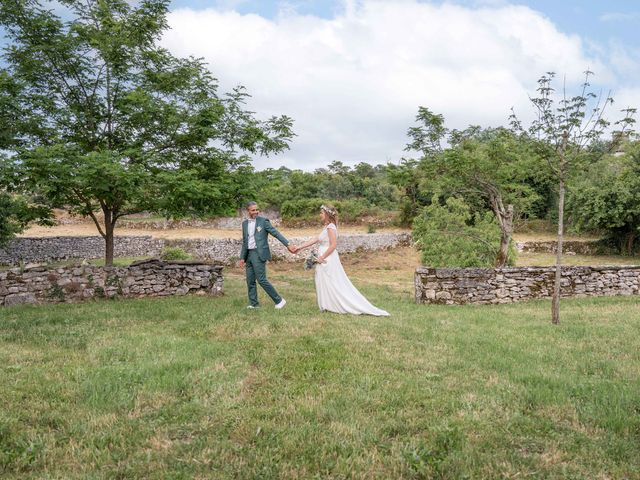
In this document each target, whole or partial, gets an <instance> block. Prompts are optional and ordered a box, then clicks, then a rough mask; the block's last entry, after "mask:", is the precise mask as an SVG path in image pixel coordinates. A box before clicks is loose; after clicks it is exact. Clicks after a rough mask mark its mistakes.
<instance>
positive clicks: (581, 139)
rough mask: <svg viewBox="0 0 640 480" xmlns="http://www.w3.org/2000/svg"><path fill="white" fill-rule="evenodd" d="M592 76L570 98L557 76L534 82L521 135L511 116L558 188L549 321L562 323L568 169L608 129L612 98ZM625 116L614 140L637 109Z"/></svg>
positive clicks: (626, 111)
mask: <svg viewBox="0 0 640 480" xmlns="http://www.w3.org/2000/svg"><path fill="white" fill-rule="evenodd" d="M592 75H593V72H591V71H589V70H587V71H585V72H584V81H583V83H582V85H581V88H580V91H579V92H578V93H577V94H576V95H573V96H570V95H569V93H568V92H567V88H566V82H565V84H564V85H563V87H562V90H561V91H560V92H558V93H559V95H556V90H555V89H554V88H553V79H554V77H555V73H553V72H548V73H547V74H546V75H543V76H541V77H540V79H539V80H538V88H537V96H535V97H531V98H530V100H531V103H532V104H533V106H534V107H535V114H536V117H535V119H534V121H533V122H532V123H531V125H530V127H529V128H528V129H527V130H526V131H525V130H524V129H523V127H522V123H521V121H520V120H519V119H518V118H517V117H516V115H515V113H514V114H512V116H511V126H512V128H513V129H514V130H515V131H516V132H518V133H520V134H523V135H527V136H529V137H531V138H533V139H535V140H537V145H538V147H539V149H538V151H539V153H540V155H541V156H542V157H543V158H545V159H546V160H547V162H548V164H549V166H550V167H551V169H552V170H553V173H554V176H555V178H556V179H557V182H558V183H557V185H558V237H557V238H558V240H557V247H556V270H555V280H554V288H553V298H552V302H551V321H552V323H553V324H559V323H560V284H561V276H562V244H563V240H564V205H565V194H566V189H567V180H568V178H569V173H570V171H571V169H573V168H575V167H577V166H578V165H579V164H580V163H581V162H582V161H583V160H584V159H585V157H586V155H585V154H586V153H587V152H588V151H589V149H590V148H591V147H592V146H593V145H594V144H595V143H598V141H599V140H600V138H601V137H602V134H603V133H604V132H605V131H606V130H607V129H608V128H609V127H610V125H611V124H610V122H609V121H608V120H607V119H606V118H605V113H606V111H607V107H609V106H610V105H611V104H613V98H612V97H611V94H610V93H608V94H607V95H603V94H602V92H601V93H599V94H596V93H595V92H593V89H592V87H591V84H590V78H591V76H592ZM622 112H623V114H624V116H623V118H622V119H621V120H618V121H617V122H615V127H616V128H617V130H616V132H614V133H615V135H614V138H615V137H616V135H617V136H618V137H624V135H625V134H626V133H627V132H629V131H630V129H631V128H632V127H633V124H634V119H633V115H634V113H635V109H632V108H627V109H624V110H622Z"/></svg>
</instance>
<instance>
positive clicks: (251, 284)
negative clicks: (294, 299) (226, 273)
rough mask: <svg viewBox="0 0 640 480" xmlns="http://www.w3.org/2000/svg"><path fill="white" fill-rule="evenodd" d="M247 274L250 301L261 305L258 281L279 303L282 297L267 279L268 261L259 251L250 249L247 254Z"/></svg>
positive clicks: (254, 304) (255, 304) (255, 305)
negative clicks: (262, 257) (263, 259)
mask: <svg viewBox="0 0 640 480" xmlns="http://www.w3.org/2000/svg"><path fill="white" fill-rule="evenodd" d="M245 269H246V276H247V290H248V291H249V303H250V304H251V305H253V306H254V307H257V306H258V305H259V303H258V289H257V287H256V281H257V282H258V283H259V284H260V286H261V287H262V288H263V289H264V291H265V292H267V295H269V296H270V297H271V300H273V302H274V303H276V304H278V303H280V301H281V300H282V297H281V296H280V295H278V292H276V289H275V288H273V285H271V283H270V282H269V280H268V279H267V262H263V261H262V260H260V257H259V256H258V252H257V251H256V250H255V249H254V250H249V252H248V254H247V262H246V266H245Z"/></svg>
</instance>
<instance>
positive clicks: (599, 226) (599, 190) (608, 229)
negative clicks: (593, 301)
mask: <svg viewBox="0 0 640 480" xmlns="http://www.w3.org/2000/svg"><path fill="white" fill-rule="evenodd" d="M567 206H568V209H569V211H570V212H571V213H572V214H573V216H574V218H575V221H576V226H577V227H579V228H581V229H586V230H596V231H601V232H604V233H605V236H606V239H605V243H607V244H610V245H613V246H615V248H616V250H617V251H618V252H620V253H623V254H626V255H632V254H633V253H634V252H635V251H636V250H637V239H638V237H640V142H636V143H634V144H630V145H629V146H628V147H627V151H626V152H625V154H624V155H622V156H613V155H607V156H604V157H602V159H601V160H599V161H597V162H595V163H594V164H592V165H591V166H590V167H589V169H588V170H587V172H586V175H580V176H579V177H578V178H576V179H575V187H574V188H573V189H571V190H570V192H569V197H568V203H567Z"/></svg>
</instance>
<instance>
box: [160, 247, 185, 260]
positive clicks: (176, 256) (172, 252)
mask: <svg viewBox="0 0 640 480" xmlns="http://www.w3.org/2000/svg"><path fill="white" fill-rule="evenodd" d="M160 258H162V260H191V258H192V255H191V254H190V253H187V252H185V251H184V249H182V248H180V247H164V248H163V249H162V253H161V254H160Z"/></svg>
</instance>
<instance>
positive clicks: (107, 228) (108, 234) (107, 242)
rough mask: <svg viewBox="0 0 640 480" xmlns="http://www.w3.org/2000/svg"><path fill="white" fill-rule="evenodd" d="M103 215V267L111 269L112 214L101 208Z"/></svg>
mask: <svg viewBox="0 0 640 480" xmlns="http://www.w3.org/2000/svg"><path fill="white" fill-rule="evenodd" d="M102 211H103V213H104V247H105V248H104V265H105V267H113V230H114V228H113V227H114V225H113V221H112V212H111V211H110V210H108V209H106V208H103V210H102Z"/></svg>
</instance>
